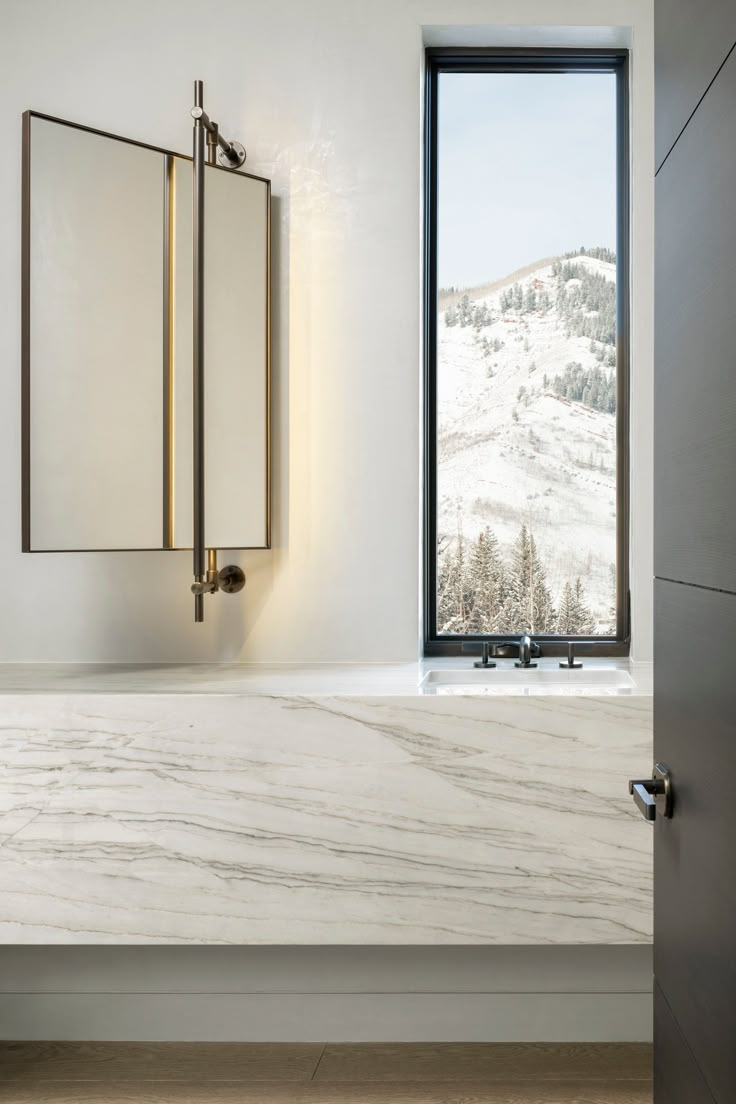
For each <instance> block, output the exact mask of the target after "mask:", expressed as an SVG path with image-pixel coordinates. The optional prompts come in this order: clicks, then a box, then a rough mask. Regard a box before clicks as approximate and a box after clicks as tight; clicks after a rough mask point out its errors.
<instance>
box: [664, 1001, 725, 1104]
mask: <svg viewBox="0 0 736 1104" xmlns="http://www.w3.org/2000/svg"><path fill="white" fill-rule="evenodd" d="M654 1034H655V1035H656V1038H657V1047H656V1049H655V1051H654V1099H655V1100H656V1101H657V1104H659V1102H660V1101H661V1102H662V1104H713V1096H712V1094H711V1092H710V1089H709V1088H708V1086H707V1085H706V1083H705V1081H704V1080H703V1075H702V1073H701V1072H700V1070H699V1069H698V1065H697V1063H696V1061H695V1059H694V1058H693V1056H692V1052H691V1051H690V1048H689V1047H688V1045H687V1043H686V1042H685V1039H684V1037H683V1035H682V1032H681V1031H680V1029H679V1027H678V1026H677V1021H676V1020H675V1018H674V1016H673V1015H672V1013H671V1012H670V1009H669V1006H668V1004H667V1001H666V1000H665V999H664V995H663V993H662V990H661V989H660V988H659V986H658V985H656V984H655V986H654Z"/></svg>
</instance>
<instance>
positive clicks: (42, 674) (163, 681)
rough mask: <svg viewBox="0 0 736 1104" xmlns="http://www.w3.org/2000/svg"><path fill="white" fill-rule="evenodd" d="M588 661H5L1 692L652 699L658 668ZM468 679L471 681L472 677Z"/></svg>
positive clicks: (1, 668)
mask: <svg viewBox="0 0 736 1104" xmlns="http://www.w3.org/2000/svg"><path fill="white" fill-rule="evenodd" d="M582 658H583V664H584V666H583V669H582V670H581V671H561V670H560V668H559V661H558V660H557V659H551V658H550V659H542V660H540V661H539V666H538V667H537V669H536V670H535V671H518V670H516V669H515V668H514V663H513V660H499V662H498V666H497V667H496V668H495V669H493V670H489V671H478V670H476V669H475V668H474V666H473V657H472V656H467V657H465V656H463V657H460V658H453V659H425V660H422V661H421V662H415V663H376V664H367V663H356V664H280V665H272V664H236V663H212V664H209V663H200V664H103V663H98V664H94V663H92V664H87V663H68V664H51V663H48V664H43V663H42V664H25V663H8V664H0V694H60V693H61V694H65V693H75V694H76V693H81V694H87V693H98V694H117V693H120V694H189V695H200V694H219V695H235V696H238V695H240V696H257V695H265V696H274V697H290V696H300V695H305V696H309V697H312V696H329V697H334V696H346V697H352V696H381V697H393V696H395V697H414V696H430V695H431V696H435V697H436V696H438V695H461V696H467V695H473V696H476V695H484V696H485V695H494V696H495V695H502V696H512V697H514V696H518V695H522V696H554V697H556V696H574V697H577V696H595V697H608V696H610V695H615V696H621V695H624V696H632V695H636V696H645V697H649V696H650V695H651V693H652V664H651V663H632V662H631V661H629V660H626V659H619V660H616V659H595V660H593V659H588V660H586V659H585V658H584V657H582ZM466 675H467V678H466Z"/></svg>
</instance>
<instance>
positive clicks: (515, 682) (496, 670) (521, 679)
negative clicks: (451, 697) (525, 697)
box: [422, 667, 634, 690]
mask: <svg viewBox="0 0 736 1104" xmlns="http://www.w3.org/2000/svg"><path fill="white" fill-rule="evenodd" d="M633 685H634V682H633V680H632V678H631V676H630V675H629V674H628V672H627V671H621V670H618V669H617V668H614V667H601V668H596V667H587V668H586V667H583V668H582V669H580V670H575V671H566V670H564V669H563V668H561V667H557V668H554V667H531V668H528V669H523V668H518V667H492V668H491V669H490V670H482V669H479V668H477V667H468V668H462V669H460V670H458V669H455V668H453V669H452V670H438V671H428V672H427V674H426V675H425V676H424V679H423V680H422V686H428V687H431V686H437V687H440V686H473V687H487V688H488V689H489V690H490V689H493V688H494V687H498V686H504V687H514V686H549V687H553V686H562V687H570V688H571V689H572V688H574V687H575V686H601V687H603V686H606V687H618V688H622V689H623V688H625V687H630V686H633Z"/></svg>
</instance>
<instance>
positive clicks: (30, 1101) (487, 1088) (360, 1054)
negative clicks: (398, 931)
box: [0, 1042, 652, 1104]
mask: <svg viewBox="0 0 736 1104" xmlns="http://www.w3.org/2000/svg"><path fill="white" fill-rule="evenodd" d="M651 1100H652V1089H651V1048H650V1047H649V1046H648V1045H647V1044H643V1043H578V1044H564V1043H518V1044H509V1043H463V1044H459V1043H426V1044H415V1043H411V1044H409V1043H406V1044H383V1043H361V1044H357V1043H356V1044H353V1043H339V1044H330V1043H328V1044H326V1045H322V1044H315V1043H303V1044H291V1043H290V1044H285V1043H273V1044H266V1043H53V1042H39V1043H0V1101H1V1102H2V1104H84V1102H88V1101H89V1102H92V1101H95V1102H96V1104H256V1102H257V1104H651Z"/></svg>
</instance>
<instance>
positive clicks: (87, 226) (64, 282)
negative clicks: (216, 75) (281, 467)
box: [23, 114, 270, 552]
mask: <svg viewBox="0 0 736 1104" xmlns="http://www.w3.org/2000/svg"><path fill="white" fill-rule="evenodd" d="M25 156H26V163H25V164H26V168H25V195H24V203H25V212H24V301H25V318H24V486H23V495H24V541H23V543H24V549H25V550H26V551H46V552H48V551H71V550H109V549H166V548H189V547H191V541H192V302H191V297H192V179H191V177H192V166H191V161H190V160H189V159H188V158H185V157H181V156H176V155H172V154H167V153H165V152H163V151H161V150H157V149H153V148H151V147H147V146H143V145H139V144H137V143H134V142H127V141H125V140H123V139H118V138H114V137H111V136H109V135H104V134H100V133H98V132H95V131H91V130H86V129H84V128H80V127H76V126H73V125H70V124H66V123H63V122H60V121H58V120H51V119H47V118H45V117H43V116H39V115H34V114H30V115H29V116H27V119H26V150H25ZM205 199H206V255H205V378H206V384H205V386H206V400H205V450H206V451H205V459H206V498H205V503H206V525H205V531H206V540H207V544H208V546H209V547H214V548H259V547H267V546H268V544H269V517H268V514H269V463H268V449H269V441H268V422H269V411H268V406H269V362H268V361H269V320H268V314H269V298H268V283H269V244H268V243H269V208H270V192H269V185H268V182H267V181H265V180H262V179H260V178H258V177H253V176H250V175H248V174H245V173H240V172H234V171H232V170H227V169H224V168H220V167H219V166H208V167H207V170H206V189H205Z"/></svg>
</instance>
